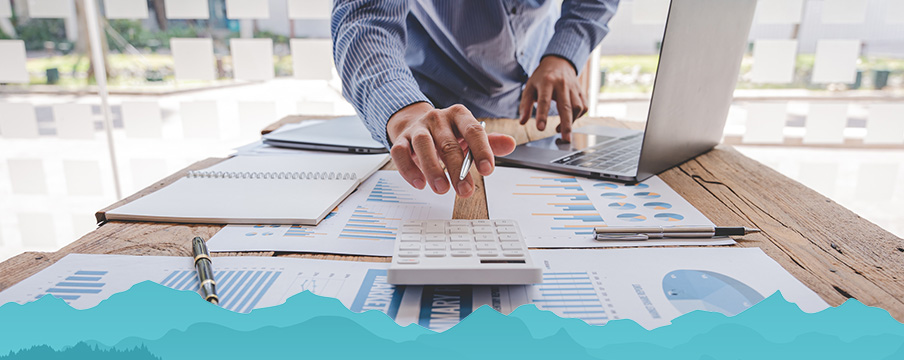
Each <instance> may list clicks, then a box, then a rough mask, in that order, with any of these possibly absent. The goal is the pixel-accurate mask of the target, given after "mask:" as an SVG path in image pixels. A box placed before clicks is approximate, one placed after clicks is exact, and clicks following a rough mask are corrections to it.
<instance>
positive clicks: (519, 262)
mask: <svg viewBox="0 0 904 360" xmlns="http://www.w3.org/2000/svg"><path fill="white" fill-rule="evenodd" d="M393 254H394V255H393V256H392V264H390V266H389V271H388V273H387V281H388V282H389V283H390V284H394V285H527V284H539V283H541V282H542V280H543V277H542V272H541V270H540V267H539V266H537V265H534V262H533V261H532V260H531V258H530V253H528V251H527V245H525V243H524V237H523V236H522V235H521V230H520V228H519V227H518V223H516V222H515V221H514V220H408V221H405V222H403V223H402V225H401V227H400V228H399V232H398V235H397V236H396V241H395V251H394V252H393Z"/></svg>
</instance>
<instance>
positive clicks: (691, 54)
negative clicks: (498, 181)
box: [497, 0, 756, 182]
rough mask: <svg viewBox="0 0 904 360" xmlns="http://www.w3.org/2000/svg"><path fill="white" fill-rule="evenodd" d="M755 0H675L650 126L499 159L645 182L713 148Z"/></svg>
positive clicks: (593, 131) (580, 132)
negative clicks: (641, 129)
mask: <svg viewBox="0 0 904 360" xmlns="http://www.w3.org/2000/svg"><path fill="white" fill-rule="evenodd" d="M755 9H756V0H672V1H671V5H670V7H669V13H668V20H667V21H666V26H665V33H664V34H663V37H662V48H661V50H660V55H659V68H658V69H657V71H656V79H655V81H654V83H653V95H652V98H651V99H650V110H649V115H648V116H647V124H646V129H645V131H637V130H626V129H617V128H611V127H604V126H587V127H581V128H578V129H575V130H574V132H573V133H572V141H571V142H570V143H567V142H564V141H562V138H561V134H556V135H555V136H552V137H549V138H545V139H540V140H536V141H532V142H529V143H526V144H522V145H519V146H518V147H516V148H515V151H514V152H513V153H511V154H509V155H507V156H504V157H499V158H497V159H498V161H499V163H500V164H511V165H516V166H525V167H532V168H539V169H544V170H551V171H556V172H562V173H567V174H575V175H583V176H588V177H593V178H600V179H609V180H616V181H624V182H638V181H643V180H645V179H647V178H649V177H650V176H653V175H655V174H658V173H660V172H662V171H665V170H667V169H669V168H671V167H673V166H676V165H678V164H681V163H683V162H685V161H687V160H689V159H691V158H694V157H696V156H697V155H700V154H702V153H704V152H707V151H709V150H710V149H712V148H713V147H715V146H716V145H717V144H718V143H719V142H720V141H721V138H722V132H723V130H724V128H725V120H726V118H727V116H728V108H729V106H730V105H731V99H732V96H733V93H734V89H735V85H736V83H737V79H738V71H739V70H740V66H741V58H742V57H743V55H744V52H745V51H746V49H747V39H748V33H749V32H750V25H751V23H752V22H753V13H754V10H755Z"/></svg>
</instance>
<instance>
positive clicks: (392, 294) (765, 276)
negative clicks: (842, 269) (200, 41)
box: [0, 248, 828, 331]
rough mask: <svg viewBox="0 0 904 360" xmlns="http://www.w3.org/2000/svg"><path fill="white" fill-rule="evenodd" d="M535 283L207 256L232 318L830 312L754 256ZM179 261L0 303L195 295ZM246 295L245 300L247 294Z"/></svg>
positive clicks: (49, 282) (632, 260)
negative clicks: (414, 281)
mask: <svg viewBox="0 0 904 360" xmlns="http://www.w3.org/2000/svg"><path fill="white" fill-rule="evenodd" d="M531 256H532V257H533V259H534V261H535V262H537V263H539V264H543V271H544V273H543V283H542V284H537V285H524V286H400V287H394V286H392V285H389V284H387V283H386V270H387V268H388V266H389V264H388V263H371V262H350V261H334V260H313V259H293V258H272V257H270V258H262V257H216V258H214V261H213V268H214V276H215V278H216V280H217V284H218V290H219V295H220V299H221V302H220V304H221V306H223V307H224V308H226V309H229V310H232V311H237V312H249V311H251V309H255V308H262V307H268V306H274V305H278V304H281V303H283V302H285V300H286V299H287V298H289V297H290V296H292V295H295V294H297V293H299V292H302V291H311V292H312V293H314V294H317V295H321V296H327V297H333V298H336V299H339V301H341V302H342V304H343V305H345V306H346V307H348V308H349V309H350V310H352V311H355V312H362V311H366V310H378V311H381V312H383V313H385V314H387V315H388V316H389V317H391V318H392V319H394V320H395V321H396V322H397V323H399V324H400V325H403V326H404V325H408V324H413V323H416V324H419V325H421V326H424V327H425V328H428V329H432V330H436V331H442V330H446V329H448V328H450V327H452V326H454V325H455V324H457V323H458V322H459V321H460V320H461V319H463V318H465V317H466V316H468V315H469V314H471V313H472V312H473V311H474V310H475V309H477V308H479V307H481V306H489V307H491V308H493V309H495V310H497V311H499V312H501V313H504V314H508V313H511V312H512V311H514V310H515V309H516V308H517V307H518V306H521V305H524V304H534V305H535V306H537V307H538V308H539V309H542V310H549V311H551V312H553V313H555V314H557V315H559V316H561V317H566V318H576V319H580V320H582V321H585V322H586V323H588V324H591V325H603V324H605V323H607V322H608V321H609V320H616V319H631V320H633V321H635V322H637V323H638V324H640V325H641V326H643V327H645V328H648V329H652V328H656V327H659V326H663V325H667V324H668V323H669V322H670V321H671V320H672V319H674V318H675V317H677V316H680V315H682V314H685V313H688V312H690V311H694V310H706V311H714V312H720V313H723V314H725V315H729V316H732V315H736V314H738V313H740V312H741V311H744V310H745V309H747V308H749V307H750V306H753V305H754V304H756V303H757V302H759V301H761V300H763V299H765V298H766V297H768V296H770V295H772V294H773V293H775V292H776V291H781V292H782V296H784V298H785V299H786V300H788V301H790V302H794V303H796V304H797V305H798V306H799V307H800V308H801V309H802V310H803V311H806V312H816V311H820V310H823V309H825V308H827V307H828V305H827V304H826V303H825V302H824V301H823V300H822V299H821V298H820V297H819V296H818V295H817V294H816V293H814V292H813V291H811V290H810V289H808V288H807V287H806V286H804V285H803V284H802V283H800V282H799V281H797V280H796V279H795V278H794V277H793V276H791V274H789V273H787V272H786V271H785V270H784V269H783V268H782V267H781V266H780V265H778V264H777V263H776V262H775V261H773V260H772V259H771V258H769V257H768V256H767V255H766V254H765V253H763V252H762V250H760V249H758V248H663V249H606V250H594V251H588V250H532V251H531ZM191 261H192V260H191V258H189V257H169V256H166V257H157V256H127V255H83V254H71V255H68V256H66V257H65V258H63V259H62V260H60V261H58V262H57V263H55V264H53V265H51V266H50V267H48V268H46V269H44V270H42V271H41V272H39V273H37V274H35V275H34V276H32V277H30V278H28V279H26V280H23V281H22V282H20V283H18V284H16V285H14V286H12V287H10V288H9V289H7V290H5V291H3V292H2V293H0V304H5V303H7V302H17V303H25V302H29V301H33V300H35V299H37V298H40V297H41V296H44V295H48V294H49V295H52V296H56V297H59V298H62V299H63V300H65V301H66V302H68V303H69V304H70V305H72V306H73V307H74V308H77V309H85V308H89V307H92V306H94V305H97V304H98V303H99V302H100V301H102V300H103V299H106V298H108V297H109V296H110V295H112V294H114V293H117V292H121V291H124V290H126V289H128V288H129V287H131V286H132V285H134V284H136V283H138V282H141V281H145V280H150V281H154V282H157V283H160V284H162V285H165V286H168V287H171V288H174V289H179V290H189V291H197V289H198V280H197V275H196V274H195V270H194V268H193V267H192V263H191ZM248 289H251V290H248Z"/></svg>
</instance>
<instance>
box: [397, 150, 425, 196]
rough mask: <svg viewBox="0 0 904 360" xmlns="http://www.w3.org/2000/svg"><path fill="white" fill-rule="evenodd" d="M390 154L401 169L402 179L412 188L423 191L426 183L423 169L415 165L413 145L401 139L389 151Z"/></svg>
mask: <svg viewBox="0 0 904 360" xmlns="http://www.w3.org/2000/svg"><path fill="white" fill-rule="evenodd" d="M389 153H390V154H391V155H392V161H393V162H395V165H396V167H398V168H399V174H401V175H402V178H404V179H405V181H407V182H408V183H409V184H411V186H414V187H415V188H417V189H418V190H422V189H423V188H424V185H426V182H425V181H424V175H423V174H422V173H421V169H420V168H418V166H417V164H415V163H414V158H413V156H414V154H413V153H412V152H411V143H409V142H408V139H405V138H400V139H399V140H398V141H397V142H396V143H395V144H393V145H392V148H391V149H389Z"/></svg>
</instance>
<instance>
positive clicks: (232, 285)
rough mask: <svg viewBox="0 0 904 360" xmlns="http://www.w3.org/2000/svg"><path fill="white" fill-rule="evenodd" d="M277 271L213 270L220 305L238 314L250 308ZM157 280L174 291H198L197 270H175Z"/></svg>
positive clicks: (274, 278) (268, 287)
mask: <svg viewBox="0 0 904 360" xmlns="http://www.w3.org/2000/svg"><path fill="white" fill-rule="evenodd" d="M281 274H282V272H281V271H276V270H220V271H214V273H213V278H214V279H215V280H216V281H217V296H219V298H220V306H221V307H222V308H224V309H229V310H232V311H235V312H240V313H247V312H249V311H251V309H254V308H255V306H256V305H257V303H258V302H260V300H261V298H262V297H263V296H264V294H266V293H267V291H268V290H270V287H271V286H273V283H274V282H275V281H276V279H277V278H278V277H279V276H280V275H281ZM159 283H160V284H161V285H164V286H167V287H171V288H173V289H176V290H188V291H198V273H197V272H195V270H175V271H173V272H171V273H170V274H169V275H167V276H166V278H164V279H163V281H160V282H159Z"/></svg>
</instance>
